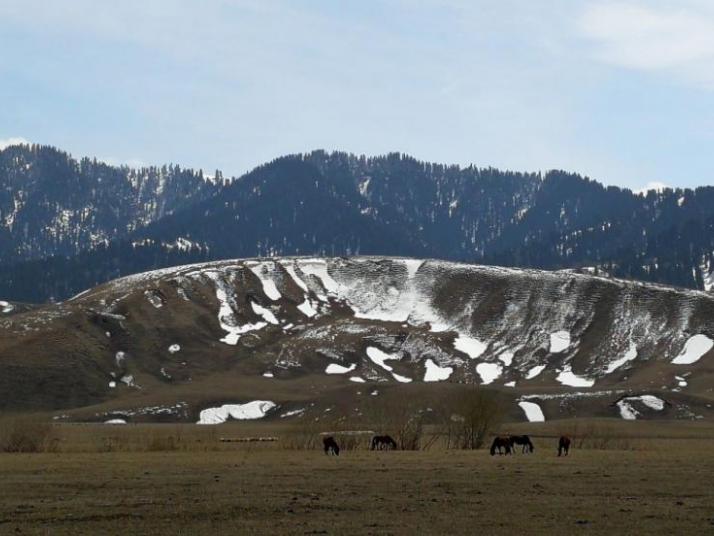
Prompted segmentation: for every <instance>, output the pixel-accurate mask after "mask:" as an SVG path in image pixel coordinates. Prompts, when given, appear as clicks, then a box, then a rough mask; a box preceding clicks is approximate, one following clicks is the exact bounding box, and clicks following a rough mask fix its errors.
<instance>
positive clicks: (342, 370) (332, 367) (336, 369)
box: [325, 363, 357, 374]
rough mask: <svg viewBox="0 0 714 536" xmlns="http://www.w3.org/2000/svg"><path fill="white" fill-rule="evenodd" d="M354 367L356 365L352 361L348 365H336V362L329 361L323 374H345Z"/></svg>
mask: <svg viewBox="0 0 714 536" xmlns="http://www.w3.org/2000/svg"><path fill="white" fill-rule="evenodd" d="M356 368H357V365H356V364H355V363H352V364H351V365H350V366H349V367H345V366H342V365H338V364H337V363H330V364H329V365H327V368H326V369H325V374H347V373H348V372H352V371H353V370H354V369H356Z"/></svg>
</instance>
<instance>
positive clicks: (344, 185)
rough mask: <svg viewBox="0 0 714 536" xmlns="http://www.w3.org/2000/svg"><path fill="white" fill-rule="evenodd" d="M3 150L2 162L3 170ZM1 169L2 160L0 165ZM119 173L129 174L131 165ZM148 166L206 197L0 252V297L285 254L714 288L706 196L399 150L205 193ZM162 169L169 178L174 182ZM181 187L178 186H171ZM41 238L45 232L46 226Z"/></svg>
mask: <svg viewBox="0 0 714 536" xmlns="http://www.w3.org/2000/svg"><path fill="white" fill-rule="evenodd" d="M9 150H10V149H6V150H5V152H4V153H2V154H0V162H2V161H3V160H2V158H3V154H5V153H6V152H7V151H9ZM16 150H17V151H20V152H21V151H22V149H16ZM24 150H25V151H26V152H27V151H29V149H27V148H26V149H24ZM30 152H31V151H30ZM60 154H61V155H64V156H62V158H65V159H66V157H67V155H66V154H65V153H60ZM4 158H5V161H7V160H8V158H7V155H5V157H4ZM62 158H61V160H62ZM11 160H12V159H11ZM83 161H84V160H83ZM87 166H89V164H87ZM87 166H85V167H87ZM70 167H72V166H70ZM3 169H4V168H3V167H2V166H0V184H2V181H3V173H5V175H6V176H7V175H8V172H7V170H5V171H3ZM88 169H95V168H92V167H91V166H89V167H88ZM97 169H100V170H104V169H105V168H104V167H100V168H97ZM110 169H111V168H110ZM121 169H122V170H124V172H123V173H124V174H125V175H128V174H130V173H129V171H128V170H130V168H126V167H123V168H121ZM148 169H154V171H155V172H156V173H158V175H160V176H165V177H168V176H172V177H174V179H173V181H174V182H172V183H171V184H173V187H172V188H173V190H172V191H174V192H180V191H182V190H181V188H184V189H185V188H188V189H190V185H191V184H199V185H201V184H202V185H203V186H201V188H198V190H197V191H196V192H192V195H190V196H187V197H186V198H185V199H177V197H181V196H177V195H174V196H173V199H174V200H173V201H172V203H169V204H170V206H169V207H168V208H167V209H166V210H163V211H160V213H158V212H155V213H152V214H153V215H152V216H151V217H148V216H147V217H145V218H144V219H143V220H141V221H140V222H139V223H136V221H137V220H136V219H134V220H131V218H128V216H127V217H125V220H127V221H124V223H123V224H122V226H119V227H121V229H123V230H122V231H121V232H117V233H116V236H113V238H112V239H111V240H108V239H102V240H99V241H98V242H91V241H85V243H80V242H81V241H78V240H76V239H75V240H74V241H73V236H72V235H71V234H70V235H69V236H66V235H64V234H63V233H62V232H61V231H62V229H64V228H66V227H67V224H65V225H64V227H63V226H62V225H59V224H57V222H56V221H55V224H54V225H55V227H53V228H52V233H50V234H51V235H53V236H54V235H57V236H58V238H57V239H56V240H54V241H52V240H50V241H49V242H48V245H47V247H46V248H45V249H44V250H43V253H42V254H38V256H37V258H32V259H26V258H23V257H22V256H19V257H18V256H17V255H15V256H12V255H10V257H11V258H8V253H7V247H4V248H2V247H0V250H2V251H5V255H4V257H2V258H3V259H4V261H2V262H0V297H5V298H6V299H13V300H20V301H45V300H47V299H49V298H54V299H56V300H62V299H66V298H67V297H69V296H71V295H73V294H76V293H77V292H79V291H81V290H83V289H85V288H89V287H92V286H94V285H96V284H99V283H101V282H102V281H107V280H109V279H112V278H115V277H119V276H121V275H126V274H129V273H132V272H138V271H144V270H148V269H151V268H156V267H161V266H170V265H175V264H179V263H184V262H198V261H207V260H215V259H222V258H234V257H251V256H271V255H272V256H278V255H296V254H298V255H299V254H314V255H354V254H375V255H407V256H414V257H433V258H441V259H445V260H455V261H463V262H479V263H486V264H498V265H504V266H520V267H534V268H545V269H562V268H583V269H592V270H594V271H596V272H597V273H603V274H609V275H613V276H617V277H621V278H631V279H639V280H647V281H655V282H661V283H665V284H671V285H677V286H681V287H687V288H701V289H705V290H706V289H711V288H714V275H713V274H714V188H712V187H700V188H697V189H695V190H690V189H676V190H664V191H660V192H654V191H651V192H649V193H648V194H647V195H636V194H634V193H632V192H631V191H629V190H628V189H621V188H618V187H613V186H608V187H606V186H603V185H602V184H600V183H598V182H596V181H593V180H591V179H588V178H585V177H581V176H579V175H576V174H568V173H565V172H562V171H550V172H548V173H546V174H540V173H519V172H508V171H499V170H496V169H493V168H477V167H475V166H468V167H460V166H445V165H440V164H430V163H425V162H420V161H418V160H416V159H413V158H411V157H408V156H406V155H401V154H398V153H392V154H389V155H386V156H382V157H370V158H368V157H364V156H355V155H350V154H347V153H337V152H335V153H327V152H325V151H313V152H311V153H306V154H300V155H289V156H285V157H280V158H277V159H275V160H273V161H271V162H268V163H266V164H263V165H261V166H258V167H257V168H255V169H254V170H253V171H251V172H249V173H247V174H245V175H243V176H242V177H240V178H238V179H234V180H219V181H214V182H213V183H208V182H206V181H205V179H204V178H202V172H198V173H196V172H190V171H184V170H181V169H180V168H177V167H176V168H170V167H167V168H166V174H165V175H162V173H163V172H161V170H162V169H163V168H148ZM172 169H174V170H176V169H178V171H173V172H171V173H173V175H172V174H171V173H169V171H170V170H172ZM20 171H22V170H20ZM120 176H121V174H120ZM217 176H218V177H221V175H220V173H217ZM96 178H97V177H95V179H96ZM99 178H101V177H99ZM154 179H155V177H154ZM122 180H124V181H125V180H126V179H122ZM147 180H148V182H149V184H150V185H151V187H149V188H147V191H149V194H147V195H148V197H145V198H144V199H148V201H146V203H148V206H149V207H154V208H156V207H158V206H159V201H158V200H157V199H160V198H161V197H160V195H159V196H158V197H157V195H158V194H156V189H157V183H156V180H153V182H152V180H149V179H147ZM181 181H186V184H184V185H183V186H181V184H179V183H181ZM197 181H202V182H197ZM120 182H121V180H120ZM5 183H6V184H7V183H8V180H7V179H5ZM98 184H101V182H100V183H98ZM4 191H5V192H6V193H5V194H3V193H2V192H3V190H0V246H1V245H2V244H9V243H24V242H27V240H25V238H26V237H25V236H24V235H25V234H27V232H25V233H24V234H23V233H19V235H18V233H14V231H13V230H12V229H9V228H8V226H7V225H5V226H4V227H3V225H2V223H3V222H4V221H6V220H7V217H6V211H7V208H8V207H14V205H13V201H12V199H14V198H15V197H17V193H16V192H15V193H12V192H10V194H11V195H10V194H8V193H7V192H8V189H7V188H6V189H5V190H4ZM109 191H113V190H111V188H110V190H109ZM122 191H123V192H124V194H123V195H122V196H119V197H118V198H117V197H116V196H113V197H112V198H111V201H112V202H111V203H106V204H105V205H102V206H97V207H96V212H97V213H98V214H99V213H101V214H104V213H105V212H106V213H107V214H109V215H111V216H112V217H111V218H109V217H107V218H104V219H102V218H101V217H99V216H97V217H96V218H95V220H97V221H100V222H104V221H105V220H106V221H108V222H109V223H108V224H104V226H103V227H102V225H99V228H100V231H102V232H105V233H106V228H107V226H109V227H111V228H112V229H114V228H116V227H117V225H116V222H117V221H118V220H117V218H118V217H119V216H117V215H116V214H115V213H116V208H115V206H114V205H121V204H122V203H126V204H128V205H129V206H135V205H136V202H135V201H134V200H133V199H132V196H133V195H134V194H133V193H131V192H133V191H134V190H131V188H129V189H125V190H122ZM127 192H129V193H127ZM163 192H164V191H162V195H163ZM3 195H5V200H4V201H3ZM107 195H108V194H105V195H104V197H106V196H107ZM13 196H14V197H13ZM3 203H4V204H3ZM2 207H5V212H3V208H2ZM102 211H104V212H102ZM135 212H136V211H134V212H133V213H135ZM133 213H132V214H133ZM28 217H29V216H28ZM122 217H124V216H122ZM55 219H56V215H55ZM119 219H121V218H119ZM50 220H51V221H54V220H52V219H50ZM129 220H131V221H129ZM44 221H47V219H45V220H44ZM47 225H48V224H45V228H49V227H47ZM77 225H78V226H79V227H81V226H82V225H81V222H80V223H79V224H77ZM112 225H113V227H112ZM50 227H51V226H50ZM95 227H96V226H95ZM45 228H43V229H45ZM90 231H91V229H90V230H89V231H87V230H84V231H82V232H84V233H85V234H87V233H89V232H90ZM43 232H45V234H47V232H46V229H45V231H43ZM13 233H14V234H13ZM30 234H32V233H30ZM14 235H18V236H14ZM3 236H4V237H5V238H3ZM33 236H34V235H33ZM40 236H44V235H42V233H40ZM8 237H9V238H8ZM38 240H39V239H37V238H32V239H31V240H29V243H32V244H36V243H37V242H38ZM46 242H47V241H46ZM67 242H69V243H70V245H69V246H67V244H66V243H67ZM67 247H69V250H71V251H70V252H69V253H66V251H67ZM53 248H54V249H53ZM63 248H64V249H63ZM63 251H64V252H65V253H62V252H63ZM43 274H46V277H42V275H43ZM40 279H42V280H41V281H40Z"/></svg>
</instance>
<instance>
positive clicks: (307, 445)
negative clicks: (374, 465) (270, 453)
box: [280, 417, 372, 450]
mask: <svg viewBox="0 0 714 536" xmlns="http://www.w3.org/2000/svg"><path fill="white" fill-rule="evenodd" d="M361 428H362V424H361V422H359V421H353V420H349V419H347V418H345V417H342V418H339V417H338V418H334V419H322V420H320V421H315V420H312V419H308V418H303V419H300V420H299V421H298V422H297V423H296V424H295V425H294V426H293V427H292V428H291V429H290V430H289V431H287V432H286V433H285V434H283V435H281V437H280V446H281V447H282V448H284V449H288V450H314V449H322V439H323V438H324V437H327V436H333V437H335V438H336V440H337V442H338V444H339V445H340V449H342V450H357V449H362V448H367V447H368V446H369V441H370V440H371V439H372V432H371V431H368V430H363V429H361Z"/></svg>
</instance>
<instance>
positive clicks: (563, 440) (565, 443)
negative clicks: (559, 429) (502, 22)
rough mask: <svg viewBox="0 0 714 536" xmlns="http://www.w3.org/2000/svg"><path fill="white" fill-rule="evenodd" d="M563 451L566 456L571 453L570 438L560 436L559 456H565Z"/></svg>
mask: <svg viewBox="0 0 714 536" xmlns="http://www.w3.org/2000/svg"><path fill="white" fill-rule="evenodd" d="M563 451H565V455H566V456H567V455H568V452H569V451H570V438H569V437H568V436H560V439H559V440H558V456H560V455H561V454H563Z"/></svg>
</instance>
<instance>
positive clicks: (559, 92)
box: [0, 0, 714, 189]
mask: <svg viewBox="0 0 714 536" xmlns="http://www.w3.org/2000/svg"><path fill="white" fill-rule="evenodd" d="M0 102H2V106H0V146H2V144H3V143H7V140H8V139H11V138H24V139H26V140H30V141H33V142H38V143H45V144H52V145H56V146H59V147H61V148H63V149H66V150H68V151H70V152H72V153H73V154H75V155H78V156H80V155H94V156H97V157H100V158H103V159H105V160H107V161H110V162H115V163H116V162H127V163H131V164H137V163H159V164H160V163H165V162H175V163H179V164H181V165H185V166H192V167H201V168H203V169H204V170H207V171H213V170H214V169H216V168H219V169H221V170H223V172H224V174H228V175H239V174H241V173H243V172H245V171H247V170H249V169H251V168H252V167H253V166H255V165H258V164H260V163H262V162H264V161H266V160H270V159H272V158H275V157H277V156H280V155H282V154H286V153H291V152H299V151H308V150H311V149H316V148H325V149H340V150H346V151H350V152H355V153H364V154H370V155H374V154H382V153H385V152H389V151H401V152H406V153H409V154H412V155H414V156H416V157H418V158H420V159H424V160H430V161H437V162H443V163H458V164H469V163H474V164H476V165H478V166H495V167H499V168H507V169H517V170H547V169H552V168H558V169H566V170H572V171H577V172H580V173H583V174H586V175H588V176H590V177H592V178H594V179H597V180H600V181H602V182H605V183H607V184H618V185H623V186H627V187H630V188H633V189H637V188H640V187H642V186H644V185H646V184H647V183H651V182H663V183H666V184H668V185H672V186H696V185H703V184H714V167H713V166H712V152H713V151H712V149H713V148H714V143H713V142H714V2H711V1H710V0H680V1H677V2H665V1H660V0H632V1H581V0H567V1H566V0H540V1H537V2H536V1H533V0H522V1H515V0H493V1H491V0H488V1H486V0H471V1H458V0H421V1H419V0H413V1H407V0H360V1H341V2H340V1H337V0H333V1H321V0H312V1H307V0H305V1H300V0H292V1H271V0H245V1H242V0H202V1H197V0H151V1H150V2H149V1H146V0H141V1H138V0H122V1H121V2H109V1H98V0H62V1H61V2H60V1H55V0H0ZM3 140H5V142H3Z"/></svg>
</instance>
